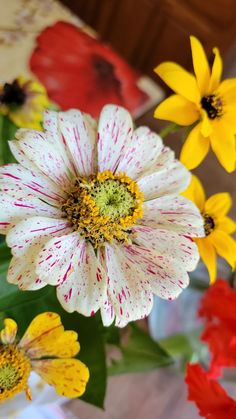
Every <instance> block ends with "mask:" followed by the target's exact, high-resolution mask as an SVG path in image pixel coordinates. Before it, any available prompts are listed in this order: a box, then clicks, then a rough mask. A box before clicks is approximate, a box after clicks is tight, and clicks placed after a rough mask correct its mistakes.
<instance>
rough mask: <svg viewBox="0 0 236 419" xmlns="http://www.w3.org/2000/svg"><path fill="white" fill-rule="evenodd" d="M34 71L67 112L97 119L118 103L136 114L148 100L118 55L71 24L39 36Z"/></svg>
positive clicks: (135, 78)
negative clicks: (72, 110)
mask: <svg viewBox="0 0 236 419" xmlns="http://www.w3.org/2000/svg"><path fill="white" fill-rule="evenodd" d="M30 67H31V70H32V71H33V72H34V73H35V74H36V76H37V77H38V78H39V80H40V81H41V82H42V84H43V85H44V86H45V87H46V89H47V91H48V95H49V97H50V99H52V100H53V101H54V102H56V103H57V104H58V105H59V106H60V107H61V108H62V109H63V110H66V109H69V108H79V109H81V110H82V111H84V112H88V113H90V114H91V115H92V116H94V117H97V116H98V115H99V113H100V111H101V109H102V107H103V106H104V105H105V104H107V103H114V104H117V105H121V106H124V107H126V108H127V109H128V110H129V111H130V112H134V111H135V110H137V109H138V108H139V107H140V106H141V105H142V104H143V103H145V102H146V100H147V98H148V96H147V95H146V93H144V92H143V91H142V90H140V89H139V88H138V87H137V80H138V74H137V73H136V72H135V71H134V70H133V69H132V68H131V67H130V66H129V65H128V64H127V63H126V62H125V61H124V60H123V59H122V58H121V57H120V56H119V55H118V54H117V53H115V52H114V51H113V50H112V49H111V48H109V47H107V46H105V45H104V44H102V43H101V42H99V41H97V40H96V39H94V38H92V37H91V36H89V35H87V34H86V33H84V32H82V31H81V30H80V29H79V28H77V27H76V26H74V25H72V24H70V23H66V22H57V23H56V24H55V25H53V26H51V27H49V28H46V29H45V30H44V31H43V32H42V33H41V34H40V35H39V37H38V39H37V47H36V49H35V50H34V51H33V54H32V56H31V59H30Z"/></svg>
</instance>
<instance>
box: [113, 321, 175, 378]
mask: <svg viewBox="0 0 236 419" xmlns="http://www.w3.org/2000/svg"><path fill="white" fill-rule="evenodd" d="M130 332H131V333H130V336H129V339H128V343H127V344H126V345H120V350H121V354H122V358H121V359H120V360H119V361H113V363H112V365H111V367H110V368H109V370H108V372H109V374H110V375H116V374H124V373H131V372H143V371H148V370H153V369H155V368H160V367H164V366H167V365H170V364H171V363H172V362H173V361H172V358H171V357H170V355H169V354H168V353H167V352H166V351H165V350H164V349H163V348H162V347H161V346H160V345H159V344H158V343H157V342H155V341H154V340H152V338H151V337H150V336H149V335H148V334H147V333H145V332H143V331H142V330H141V329H139V328H138V327H137V326H136V325H135V324H134V323H132V325H131V330H130Z"/></svg>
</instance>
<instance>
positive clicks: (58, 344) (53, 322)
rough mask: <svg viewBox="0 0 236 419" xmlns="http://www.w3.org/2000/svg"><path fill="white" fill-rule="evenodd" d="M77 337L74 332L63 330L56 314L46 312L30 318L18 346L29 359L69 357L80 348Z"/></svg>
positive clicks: (75, 353)
mask: <svg viewBox="0 0 236 419" xmlns="http://www.w3.org/2000/svg"><path fill="white" fill-rule="evenodd" d="M77 338H78V335H77V333H76V332H74V331H72V330H66V331H65V330H64V327H63V325H62V323H61V318H60V316H59V315H58V314H56V313H50V312H46V313H42V314H39V315H38V316H36V317H35V318H34V319H33V320H32V322H31V323H30V325H29V327H28V328H27V330H26V332H25V334H24V336H23V337H22V339H21V341H20V343H19V346H20V347H21V348H22V349H23V350H24V351H26V354H27V356H29V357H30V359H33V358H45V357H50V356H53V357H59V358H71V357H73V356H75V355H77V354H78V352H79V350H80V345H79V342H77Z"/></svg>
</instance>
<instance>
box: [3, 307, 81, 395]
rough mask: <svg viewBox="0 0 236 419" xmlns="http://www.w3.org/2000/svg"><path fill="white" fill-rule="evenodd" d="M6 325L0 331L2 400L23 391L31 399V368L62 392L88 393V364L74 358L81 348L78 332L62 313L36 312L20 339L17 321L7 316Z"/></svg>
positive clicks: (61, 393)
mask: <svg viewBox="0 0 236 419" xmlns="http://www.w3.org/2000/svg"><path fill="white" fill-rule="evenodd" d="M4 325H5V327H4V329H3V330H2V331H1V334H0V401H5V400H7V399H9V398H11V397H13V396H15V395H16V394H18V393H20V392H22V391H25V392H26V397H27V398H28V399H29V400H31V392H30V389H29V387H28V378H29V375H30V372H31V371H35V372H36V373H37V374H38V375H40V376H41V377H42V378H43V379H44V380H45V381H46V382H47V383H48V384H50V385H52V386H54V387H55V390H56V392H57V393H58V394H60V395H62V396H66V397H71V398H74V397H79V396H81V395H82V394H83V393H84V391H85V388H86V384H87V382H88V379H89V371H88V368H87V367H86V365H84V364H83V363H82V362H81V361H79V360H78V359H73V358H72V357H74V356H76V355H77V354H78V352H79V350H80V345H79V342H78V341H77V333H76V332H74V331H72V330H69V331H65V330H64V327H63V326H62V324H61V319H60V316H59V315H58V314H56V313H50V312H46V313H42V314H39V315H38V316H36V317H35V318H34V319H33V321H32V322H31V323H30V325H29V327H28V329H27V330H26V332H25V334H24V336H23V337H22V339H21V340H20V342H19V343H17V342H16V334H17V324H16V322H15V321H14V320H12V319H5V321H4Z"/></svg>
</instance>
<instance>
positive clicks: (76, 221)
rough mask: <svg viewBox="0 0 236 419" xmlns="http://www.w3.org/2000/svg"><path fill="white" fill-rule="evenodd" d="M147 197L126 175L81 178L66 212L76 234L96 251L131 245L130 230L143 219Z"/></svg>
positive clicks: (76, 182) (66, 204) (68, 202)
mask: <svg viewBox="0 0 236 419" xmlns="http://www.w3.org/2000/svg"><path fill="white" fill-rule="evenodd" d="M142 204H143V194H142V193H141V192H140V191H139V188H138V185H137V183H136V182H134V181H133V180H132V179H130V178H129V177H128V176H126V174H125V173H118V174H116V175H114V174H113V173H112V172H111V171H110V170H106V171H104V172H101V173H100V172H99V173H98V174H97V175H91V176H90V177H89V178H82V177H79V178H77V179H76V181H75V184H74V186H73V188H72V189H71V191H70V192H69V193H68V196H67V200H66V202H65V203H64V204H63V205H62V211H63V212H64V213H65V214H66V217H67V218H68V220H69V221H70V222H71V223H72V225H73V228H74V230H75V231H78V232H79V233H80V235H81V237H84V238H85V239H86V240H88V241H89V242H90V243H92V245H93V246H94V247H95V248H98V247H99V246H101V245H103V244H104V242H111V241H113V240H116V241H117V242H119V243H124V242H128V241H129V228H130V227H132V226H133V225H134V224H135V223H136V221H137V220H138V219H139V218H142V216H143V210H142Z"/></svg>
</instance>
